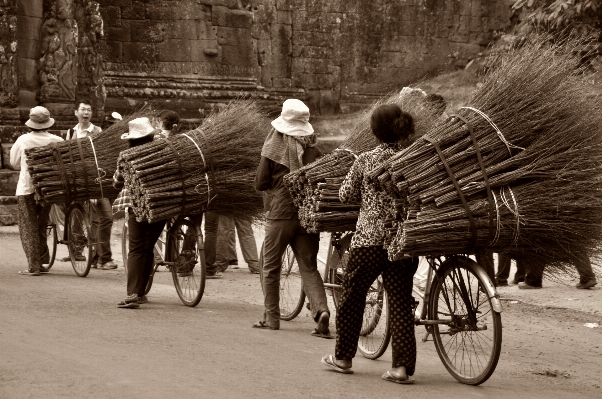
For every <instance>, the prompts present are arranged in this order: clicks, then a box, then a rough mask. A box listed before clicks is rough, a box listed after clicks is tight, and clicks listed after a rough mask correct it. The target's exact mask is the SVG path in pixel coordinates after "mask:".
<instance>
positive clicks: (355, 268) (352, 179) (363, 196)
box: [322, 104, 418, 384]
mask: <svg viewBox="0 0 602 399" xmlns="http://www.w3.org/2000/svg"><path fill="white" fill-rule="evenodd" d="M370 127H371V129H372V133H373V134H374V136H376V138H377V139H378V140H379V142H380V143H381V144H380V145H378V146H377V147H376V148H375V149H374V150H371V151H368V152H365V153H363V154H361V155H360V156H359V157H358V158H357V159H356V161H355V162H354V164H353V165H352V166H351V169H350V170H349V173H348V174H347V176H346V177H345V180H344V181H343V184H342V185H341V188H340V189H339V198H340V200H341V202H342V203H345V204H360V213H359V217H358V221H357V225H356V231H355V234H354V235H353V238H352V239H351V245H350V253H349V262H348V263H347V271H346V273H345V277H344V278H343V284H342V294H341V304H340V306H339V309H338V311H337V318H336V325H337V341H336V346H335V354H334V355H326V356H324V357H322V363H323V364H325V365H326V366H328V367H329V368H330V369H332V370H335V371H337V372H339V373H345V374H351V373H353V371H352V370H351V366H352V362H353V358H354V357H355V354H356V352H357V344H358V339H359V335H360V330H361V327H362V317H363V314H364V308H365V307H366V295H367V293H368V289H369V288H370V286H371V285H372V283H373V282H374V280H376V278H377V277H378V276H379V275H381V274H382V278H383V283H384V287H385V290H386V291H387V295H388V303H389V306H390V312H391V313H390V316H391V317H390V320H391V321H390V328H391V343H392V348H393V367H392V368H391V369H390V370H388V371H387V372H385V373H384V374H383V376H382V378H383V379H384V380H387V381H392V382H396V383H400V384H411V383H413V382H414V380H412V379H410V376H411V375H413V374H414V368H415V365H416V337H415V335H414V313H413V304H414V298H413V297H412V283H413V276H414V273H415V272H416V269H417V268H418V258H417V257H415V258H408V259H403V260H397V261H393V262H392V261H390V260H389V258H388V253H387V250H386V249H385V248H384V247H383V243H384V238H385V220H387V219H393V218H394V210H395V207H394V201H393V199H392V198H391V197H390V196H389V195H388V194H387V193H386V192H385V191H382V190H379V189H378V187H376V186H375V185H374V183H373V182H371V181H370V180H368V179H365V178H364V176H365V175H366V173H368V172H370V170H372V169H373V168H374V167H375V166H377V165H380V164H381V163H382V162H384V161H386V160H387V159H389V158H390V157H391V156H392V155H394V154H395V153H396V152H398V151H399V150H400V149H401V146H400V145H399V144H398V143H399V142H400V141H402V140H404V141H405V140H406V139H408V138H409V136H410V135H412V134H413V133H414V122H413V119H412V116H411V115H410V114H408V113H406V112H403V111H402V110H401V108H400V107H399V106H398V105H396V104H385V105H381V106H379V107H378V108H376V109H375V110H374V112H373V113H372V115H371V118H370Z"/></svg>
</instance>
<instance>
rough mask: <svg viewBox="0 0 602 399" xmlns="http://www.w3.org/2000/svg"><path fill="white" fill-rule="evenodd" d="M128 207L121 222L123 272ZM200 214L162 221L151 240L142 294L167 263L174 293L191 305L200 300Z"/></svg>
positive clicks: (202, 285) (202, 264)
mask: <svg viewBox="0 0 602 399" xmlns="http://www.w3.org/2000/svg"><path fill="white" fill-rule="evenodd" d="M127 215H128V210H127V209H126V218H125V222H124V224H123V229H122V235H121V246H122V251H123V264H124V267H125V270H126V274H127V258H128V251H129V240H128V218H127ZM201 222H202V215H198V216H196V215H195V216H194V217H192V216H181V215H180V216H178V217H177V218H174V219H172V220H170V221H168V222H167V223H166V225H165V229H164V232H163V233H162V235H161V236H160V237H159V239H158V240H157V242H156V243H155V249H154V253H155V261H154V264H153V269H152V271H151V275H150V278H149V280H148V283H147V285H146V288H145V292H144V294H145V295H146V294H148V293H149V292H150V289H151V287H152V285H153V280H154V276H155V273H156V272H157V269H158V268H159V266H167V267H168V268H169V269H170V271H171V275H172V279H173V283H174V287H175V288H176V292H177V294H178V297H179V298H180V300H181V301H182V303H183V304H184V305H186V306H190V307H194V306H196V305H198V304H199V303H200V302H201V299H202V297H203V293H204V292H205V277H206V275H205V268H206V265H205V252H204V251H205V250H204V248H205V245H204V240H203V232H202V229H201Z"/></svg>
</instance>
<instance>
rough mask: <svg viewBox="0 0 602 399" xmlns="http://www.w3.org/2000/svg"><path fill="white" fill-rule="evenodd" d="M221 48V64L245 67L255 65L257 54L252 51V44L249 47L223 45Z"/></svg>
mask: <svg viewBox="0 0 602 399" xmlns="http://www.w3.org/2000/svg"><path fill="white" fill-rule="evenodd" d="M221 48H222V62H221V63H222V64H226V65H241V66H245V67H255V66H257V55H256V54H254V52H253V45H251V46H249V47H239V46H230V45H224V46H221Z"/></svg>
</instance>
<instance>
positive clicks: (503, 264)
mask: <svg viewBox="0 0 602 399" xmlns="http://www.w3.org/2000/svg"><path fill="white" fill-rule="evenodd" d="M497 256H498V258H497V273H496V274H495V278H496V280H497V281H498V282H500V283H505V282H508V278H510V266H511V264H512V258H511V257H510V256H508V255H506V254H498V255H497ZM521 281H525V265H524V262H520V261H517V262H516V273H514V282H515V283H518V282H521Z"/></svg>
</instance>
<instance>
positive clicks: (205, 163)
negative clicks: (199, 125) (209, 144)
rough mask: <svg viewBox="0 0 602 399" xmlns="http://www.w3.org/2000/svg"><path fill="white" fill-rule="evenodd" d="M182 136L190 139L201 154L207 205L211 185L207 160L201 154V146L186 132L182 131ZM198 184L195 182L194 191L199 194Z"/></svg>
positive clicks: (209, 200) (209, 198) (209, 199)
mask: <svg viewBox="0 0 602 399" xmlns="http://www.w3.org/2000/svg"><path fill="white" fill-rule="evenodd" d="M182 135H183V136H184V137H186V138H187V139H188V140H190V141H191V142H192V144H194V146H195V147H196V149H197V150H198V151H199V154H200V155H201V159H202V160H203V169H204V170H205V181H206V182H207V205H209V202H211V186H210V184H209V175H208V174H207V161H206V160H205V156H204V155H203V151H202V150H201V147H199V145H198V144H197V142H196V141H195V140H194V139H193V138H192V137H190V136H189V135H188V134H187V133H183V134H182ZM199 186H200V184H197V185H196V186H195V187H194V191H196V192H197V193H199V194H201V193H200V192H199V190H198V187H199Z"/></svg>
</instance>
